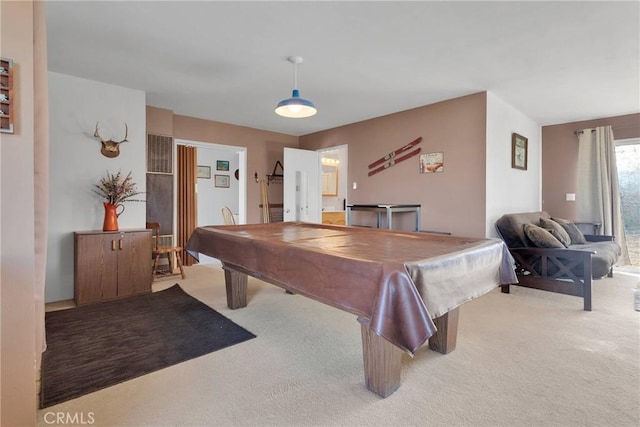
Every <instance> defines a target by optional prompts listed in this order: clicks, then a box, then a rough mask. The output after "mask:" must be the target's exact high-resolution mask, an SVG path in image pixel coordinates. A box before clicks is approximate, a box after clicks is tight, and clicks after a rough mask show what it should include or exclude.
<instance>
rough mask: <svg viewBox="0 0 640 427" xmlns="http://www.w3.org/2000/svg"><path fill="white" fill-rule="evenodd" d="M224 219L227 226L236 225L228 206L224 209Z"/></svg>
mask: <svg viewBox="0 0 640 427" xmlns="http://www.w3.org/2000/svg"><path fill="white" fill-rule="evenodd" d="M222 219H223V220H224V223H225V225H235V224H236V219H235V217H234V216H233V212H231V209H229V207H228V206H224V207H223V208H222Z"/></svg>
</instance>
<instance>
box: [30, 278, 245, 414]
mask: <svg viewBox="0 0 640 427" xmlns="http://www.w3.org/2000/svg"><path fill="white" fill-rule="evenodd" d="M45 328H46V333H47V351H45V352H44V355H43V360H42V389H41V395H40V406H41V408H45V407H48V406H51V405H55V404H57V403H60V402H64V401H66V400H69V399H74V398H77V397H80V396H82V395H84V394H87V393H91V392H94V391H97V390H100V389H102V388H105V387H108V386H112V385H114V384H118V383H120V382H123V381H126V380H130V379H132V378H136V377H139V376H141V375H144V374H148V373H150V372H153V371H157V370H159V369H162V368H166V367H167V366H171V365H174V364H176V363H180V362H184V361H186V360H189V359H192V358H194V357H198V356H202V355H204V354H207V353H211V352H214V351H216V350H220V349H222V348H225V347H228V346H231V345H234V344H238V343H240V342H243V341H246V340H249V339H251V338H255V335H254V334H252V333H251V332H249V331H247V330H246V329H244V328H242V327H241V326H238V325H237V324H235V323H233V322H232V321H231V320H229V319H227V318H226V317H224V316H223V315H222V314H220V313H218V312H217V311H215V310H213V309H212V308H210V307H209V306H207V305H205V304H203V303H201V302H200V301H198V300H197V299H195V298H193V297H191V296H190V295H188V294H187V293H185V292H184V291H183V290H182V288H180V286H178V285H174V286H172V287H171V288H169V289H167V290H164V291H160V292H154V293H150V294H145V295H140V296H135V297H130V298H126V299H121V300H116V301H109V302H104V303H100V304H95V305H89V306H83V307H78V308H72V309H68V310H61V311H53V312H49V313H46V316H45Z"/></svg>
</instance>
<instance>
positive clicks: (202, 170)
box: [198, 166, 211, 179]
mask: <svg viewBox="0 0 640 427" xmlns="http://www.w3.org/2000/svg"><path fill="white" fill-rule="evenodd" d="M198 178H206V179H211V166H198Z"/></svg>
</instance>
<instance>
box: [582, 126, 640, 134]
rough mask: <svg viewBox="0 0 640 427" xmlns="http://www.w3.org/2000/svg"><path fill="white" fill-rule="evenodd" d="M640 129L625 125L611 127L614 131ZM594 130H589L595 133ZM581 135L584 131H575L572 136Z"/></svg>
mask: <svg viewBox="0 0 640 427" xmlns="http://www.w3.org/2000/svg"><path fill="white" fill-rule="evenodd" d="M638 127H640V125H627V126H615V127H614V126H612V127H611V129H612V130H614V131H616V130H621V129H636V128H638ZM595 131H596V130H595V128H594V129H591V133H593V132H595ZM581 133H584V130H577V131H575V132H573V134H574V135H580V134H581Z"/></svg>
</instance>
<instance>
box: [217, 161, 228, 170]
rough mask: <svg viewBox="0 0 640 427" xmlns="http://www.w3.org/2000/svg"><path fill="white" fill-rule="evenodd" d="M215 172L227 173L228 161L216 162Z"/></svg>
mask: <svg viewBox="0 0 640 427" xmlns="http://www.w3.org/2000/svg"><path fill="white" fill-rule="evenodd" d="M216 170H217V171H225V172H227V171H229V161H227V160H216Z"/></svg>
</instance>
